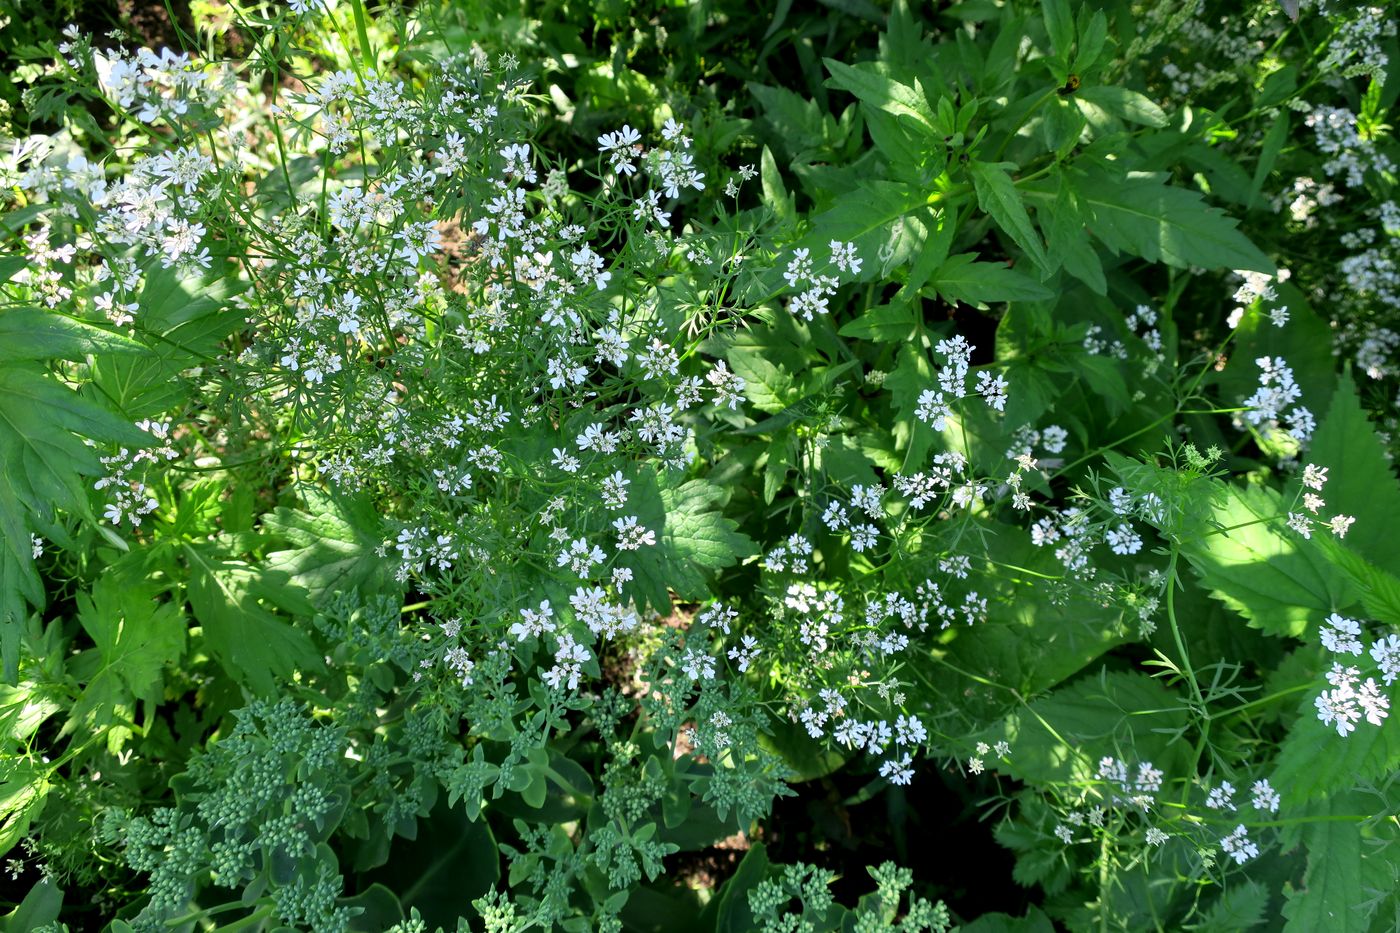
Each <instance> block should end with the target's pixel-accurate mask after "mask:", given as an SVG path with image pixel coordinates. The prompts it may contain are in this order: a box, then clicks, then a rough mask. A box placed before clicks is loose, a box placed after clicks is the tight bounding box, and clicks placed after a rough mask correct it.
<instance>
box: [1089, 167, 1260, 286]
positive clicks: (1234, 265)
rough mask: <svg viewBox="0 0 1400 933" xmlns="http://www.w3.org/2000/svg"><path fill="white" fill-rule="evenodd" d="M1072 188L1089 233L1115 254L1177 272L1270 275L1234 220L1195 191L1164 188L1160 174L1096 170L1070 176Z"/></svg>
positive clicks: (1257, 250) (1257, 251) (1164, 182)
mask: <svg viewBox="0 0 1400 933" xmlns="http://www.w3.org/2000/svg"><path fill="white" fill-rule="evenodd" d="M1066 177H1069V176H1068V175H1067V176H1066ZM1073 185H1074V189H1075V192H1076V194H1078V196H1079V201H1080V204H1081V205H1082V206H1083V207H1084V209H1085V210H1086V211H1087V212H1088V213H1089V215H1090V217H1091V218H1092V220H1091V222H1090V229H1091V230H1093V232H1094V235H1095V236H1097V237H1098V238H1099V239H1100V240H1102V241H1103V243H1104V245H1105V246H1107V247H1108V248H1109V249H1111V250H1113V251H1114V252H1115V253H1119V252H1126V253H1131V254H1133V255H1135V256H1141V257H1142V258H1143V259H1146V260H1148V261H1150V262H1165V263H1167V264H1169V265H1173V266H1178V267H1180V268H1190V267H1192V266H1199V267H1201V268H1204V269H1248V270H1252V271H1255V272H1267V273H1270V274H1273V273H1274V271H1275V268H1274V264H1273V263H1272V262H1270V261H1269V257H1267V256H1265V255H1264V254H1263V253H1261V252H1260V251H1259V249H1258V247H1256V246H1255V245H1254V244H1253V243H1251V242H1250V241H1249V240H1248V238H1246V237H1245V235H1244V234H1242V233H1240V232H1239V230H1238V229H1237V228H1236V222H1235V221H1234V220H1232V219H1231V218H1229V217H1227V216H1226V215H1225V214H1223V213H1221V212H1220V211H1219V210H1217V209H1215V208H1211V207H1207V206H1206V204H1205V201H1204V200H1203V199H1202V198H1201V196H1200V195H1199V194H1197V193H1196V192H1194V191H1188V190H1186V189H1185V188H1174V187H1172V186H1170V185H1168V184H1166V176H1165V175H1162V174H1152V173H1143V172H1128V173H1127V174H1126V175H1117V174H1112V173H1110V172H1109V171H1107V170H1105V169H1097V170H1093V171H1088V172H1083V173H1076V174H1075V176H1074V179H1073Z"/></svg>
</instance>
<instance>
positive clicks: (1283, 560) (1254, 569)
mask: <svg viewBox="0 0 1400 933" xmlns="http://www.w3.org/2000/svg"><path fill="white" fill-rule="evenodd" d="M1210 482H1211V484H1212V485H1213V486H1216V487H1217V488H1218V490H1219V491H1220V493H1221V494H1220V495H1219V496H1218V498H1217V499H1216V501H1215V511H1214V521H1215V522H1216V523H1217V525H1218V527H1217V528H1215V529H1213V530H1211V531H1208V532H1206V533H1204V534H1202V535H1200V536H1195V537H1187V538H1184V539H1183V540H1182V543H1181V553H1182V555H1183V556H1184V557H1186V559H1187V560H1188V561H1190V562H1191V565H1192V566H1193V567H1195V568H1196V572H1197V573H1198V574H1199V575H1200V579H1201V585H1202V586H1204V587H1205V588H1206V589H1208V590H1210V591H1211V595H1213V596H1214V597H1215V598H1217V599H1219V600H1222V601H1223V602H1224V603H1225V604H1226V605H1228V606H1229V607H1230V608H1232V609H1234V610H1235V611H1236V612H1238V613H1239V614H1240V615H1242V616H1244V617H1245V618H1246V619H1247V620H1249V624H1250V625H1252V626H1254V627H1255V628H1259V629H1262V630H1263V631H1264V632H1266V633H1268V634H1270V635H1287V636H1291V637H1293V638H1297V637H1299V636H1301V635H1302V634H1303V633H1304V632H1305V631H1307V629H1308V626H1309V624H1313V625H1315V624H1316V623H1317V620H1318V619H1319V618H1320V615H1319V614H1321V615H1326V614H1327V613H1329V612H1331V611H1333V610H1334V609H1338V608H1340V607H1342V606H1346V605H1348V604H1349V603H1351V602H1354V600H1355V593H1354V591H1353V590H1352V587H1351V585H1350V583H1349V582H1348V581H1347V579H1346V577H1345V576H1344V575H1343V574H1342V573H1340V572H1339V571H1338V570H1337V569H1336V568H1335V567H1333V566H1332V565H1331V564H1330V563H1329V562H1328V561H1327V560H1325V559H1324V558H1323V557H1322V555H1321V554H1319V553H1318V550H1317V549H1316V548H1315V547H1313V546H1311V544H1310V543H1309V542H1307V541H1304V540H1303V539H1302V538H1300V537H1299V536H1298V535H1297V534H1296V533H1294V532H1291V531H1288V530H1287V529H1286V528H1285V527H1284V525H1283V516H1284V514H1285V509H1284V503H1283V501H1282V499H1281V498H1280V497H1279V494H1278V493H1277V492H1275V491H1274V490H1272V489H1265V488H1263V487H1259V486H1246V487H1243V488H1239V487H1235V486H1227V485H1225V484H1224V483H1219V482H1218V481H1215V480H1212V481H1210Z"/></svg>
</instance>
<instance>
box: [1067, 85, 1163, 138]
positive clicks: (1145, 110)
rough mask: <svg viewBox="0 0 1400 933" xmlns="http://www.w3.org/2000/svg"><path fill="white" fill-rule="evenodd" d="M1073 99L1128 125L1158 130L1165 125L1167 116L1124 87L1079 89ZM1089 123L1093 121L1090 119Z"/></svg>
mask: <svg viewBox="0 0 1400 933" xmlns="http://www.w3.org/2000/svg"><path fill="white" fill-rule="evenodd" d="M1074 99H1075V100H1076V101H1077V102H1078V103H1079V104H1080V105H1081V107H1082V106H1083V105H1085V104H1088V105H1090V106H1093V107H1097V108H1099V109H1100V110H1103V111H1104V112H1106V113H1110V114H1112V115H1113V116H1115V117H1118V118H1119V119H1121V120H1127V121H1129V122H1130V123H1141V124H1142V125H1143V126H1152V127H1156V128H1158V129H1161V128H1162V127H1164V126H1166V125H1167V115H1166V113H1165V112H1164V111H1163V110H1162V108H1161V107H1158V106H1157V105H1156V104H1154V103H1153V102H1152V101H1151V100H1149V99H1148V98H1147V97H1146V96H1145V95H1143V94H1139V93H1138V92H1137V91H1132V90H1129V89H1128V88H1125V87H1118V86H1116V85H1111V84H1101V85H1098V86H1097V87H1086V88H1080V89H1079V91H1078V92H1076V93H1075V95H1074ZM1090 122H1099V121H1095V120H1093V119H1092V118H1091V119H1090Z"/></svg>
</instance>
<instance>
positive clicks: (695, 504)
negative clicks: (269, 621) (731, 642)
mask: <svg viewBox="0 0 1400 933" xmlns="http://www.w3.org/2000/svg"><path fill="white" fill-rule="evenodd" d="M674 482H675V481H674V480H672V479H671V478H670V477H669V476H667V475H665V474H663V475H661V476H659V477H658V476H654V475H649V474H644V475H642V476H639V477H637V478H636V479H635V480H633V494H632V497H631V499H630V500H629V508H631V509H632V511H633V512H634V514H636V516H637V521H638V524H640V525H641V526H642V527H645V528H649V529H651V530H653V531H656V532H657V535H656V539H657V541H656V545H655V546H652V547H643V548H641V549H640V550H638V551H636V552H635V553H633V554H630V555H628V556H627V558H626V559H625V560H623V561H622V563H623V564H624V565H625V566H628V567H630V568H631V569H632V571H633V574H634V582H633V583H631V584H628V585H627V586H626V588H625V592H627V594H628V595H629V596H632V597H634V598H636V599H637V601H638V603H639V604H642V603H646V604H649V605H651V606H653V607H657V608H661V609H666V610H669V609H670V605H671V603H670V596H669V593H670V592H674V593H675V594H676V595H677V596H679V597H680V598H681V599H687V600H692V599H694V600H699V599H706V598H708V597H709V596H710V579H711V577H712V576H713V575H714V573H715V572H716V571H718V570H721V569H723V568H725V567H729V566H732V565H733V564H735V563H737V562H738V561H739V560H740V559H741V558H744V557H748V556H749V555H751V554H753V553H755V548H754V543H753V541H752V539H750V538H749V537H748V535H745V534H742V533H740V532H739V530H738V528H739V526H738V523H737V522H735V521H733V520H731V519H728V518H725V517H724V515H723V513H721V512H720V511H719V506H720V505H722V504H723V502H724V500H725V499H726V498H727V493H726V491H725V490H724V488H723V487H720V486H717V485H715V484H713V483H711V482H709V481H708V480H704V479H692V480H689V481H688V482H685V483H681V484H679V485H674Z"/></svg>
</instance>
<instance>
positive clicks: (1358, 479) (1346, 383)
mask: <svg viewBox="0 0 1400 933" xmlns="http://www.w3.org/2000/svg"><path fill="white" fill-rule="evenodd" d="M1307 459H1308V461H1309V462H1311V463H1314V464H1316V465H1318V466H1320V467H1327V468H1328V479H1327V483H1326V485H1325V486H1324V487H1323V489H1322V491H1321V495H1322V497H1323V498H1324V499H1326V500H1327V512H1328V514H1331V515H1350V516H1352V517H1353V518H1355V519H1356V523H1355V524H1354V525H1352V526H1351V528H1350V530H1348V531H1347V534H1346V544H1347V546H1348V547H1349V548H1350V549H1352V550H1354V551H1355V552H1357V553H1358V554H1360V555H1361V556H1362V557H1365V558H1366V559H1367V560H1369V561H1370V562H1371V563H1373V564H1375V565H1376V566H1378V567H1380V568H1381V569H1383V570H1388V571H1390V572H1391V573H1400V547H1396V545H1395V529H1394V528H1392V527H1390V526H1391V523H1392V522H1394V521H1395V518H1396V516H1400V483H1397V482H1396V480H1395V473H1394V472H1393V471H1392V469H1391V467H1390V461H1389V460H1387V459H1386V457H1385V448H1384V447H1383V446H1382V445H1381V441H1380V438H1379V437H1377V436H1376V430H1375V428H1374V427H1372V425H1371V421H1370V419H1369V418H1367V417H1366V412H1365V411H1364V410H1362V408H1361V403H1360V401H1358V399H1357V396H1356V385H1355V383H1354V382H1352V379H1351V374H1350V373H1349V372H1348V373H1343V374H1342V377H1341V379H1340V380H1339V381H1338V384H1337V388H1336V391H1334V392H1333V393H1332V402H1331V404H1330V406H1329V407H1328V409H1327V414H1326V415H1325V416H1324V417H1323V418H1322V421H1321V424H1320V425H1319V426H1318V428H1317V432H1316V433H1315V434H1314V435H1313V440H1312V444H1311V446H1310V447H1309V448H1308V452H1307Z"/></svg>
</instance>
